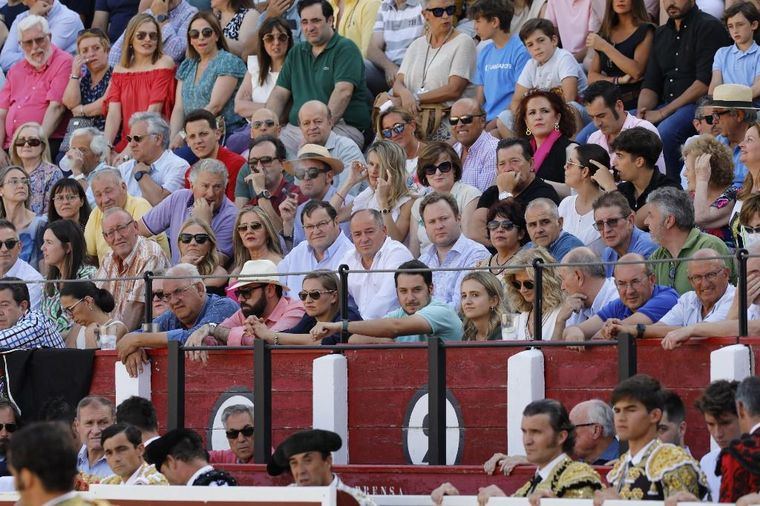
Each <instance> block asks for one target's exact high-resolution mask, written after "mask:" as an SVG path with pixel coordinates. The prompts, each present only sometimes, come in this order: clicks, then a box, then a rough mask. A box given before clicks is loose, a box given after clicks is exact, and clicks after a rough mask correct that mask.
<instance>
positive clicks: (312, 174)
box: [295, 167, 327, 181]
mask: <svg viewBox="0 0 760 506" xmlns="http://www.w3.org/2000/svg"><path fill="white" fill-rule="evenodd" d="M323 172H327V170H325V169H322V168H320V167H307V168H305V169H296V171H295V176H296V179H300V180H301V181H305V180H307V179H316V178H317V176H319V175H320V174H322V173H323Z"/></svg>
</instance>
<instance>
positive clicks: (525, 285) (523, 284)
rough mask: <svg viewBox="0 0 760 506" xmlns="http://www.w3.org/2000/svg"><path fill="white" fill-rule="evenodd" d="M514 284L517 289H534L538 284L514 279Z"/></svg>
mask: <svg viewBox="0 0 760 506" xmlns="http://www.w3.org/2000/svg"><path fill="white" fill-rule="evenodd" d="M512 286H513V287H514V289H515V290H520V289H521V288H525V289H526V290H533V288H534V287H535V286H536V284H535V283H534V282H533V281H523V282H520V281H517V280H514V281H512Z"/></svg>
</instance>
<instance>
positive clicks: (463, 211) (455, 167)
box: [409, 141, 481, 257]
mask: <svg viewBox="0 0 760 506" xmlns="http://www.w3.org/2000/svg"><path fill="white" fill-rule="evenodd" d="M461 179H462V162H461V160H460V158H459V155H457V152H456V151H454V148H452V147H451V145H450V144H447V143H445V142H441V141H433V142H430V143H428V144H426V145H425V147H424V148H422V151H420V156H419V159H418V160H417V180H418V181H419V182H420V184H421V185H422V186H423V187H425V188H429V189H430V190H426V191H436V192H438V193H443V194H449V195H451V196H452V197H454V200H456V201H457V206H459V211H460V215H461V217H462V232H463V233H464V234H465V235H466V236H467V237H470V230H469V228H470V226H471V224H472V220H471V218H472V213H473V212H474V211H475V208H476V207H477V205H478V199H479V198H480V194H481V192H480V190H478V189H477V188H475V187H474V186H472V185H469V184H467V183H463V182H462V181H460V180H461ZM420 203H421V200H420V199H417V200H415V202H414V204H412V226H411V227H410V228H409V249H410V250H411V252H412V254H413V255H414V256H415V257H418V256H419V254H420V252H421V251H422V250H424V249H425V248H427V247H428V246H430V244H431V242H430V239H429V238H428V235H427V232H426V231H425V223H424V222H423V221H422V216H421V215H420Z"/></svg>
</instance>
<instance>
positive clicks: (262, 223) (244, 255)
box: [230, 206, 283, 276]
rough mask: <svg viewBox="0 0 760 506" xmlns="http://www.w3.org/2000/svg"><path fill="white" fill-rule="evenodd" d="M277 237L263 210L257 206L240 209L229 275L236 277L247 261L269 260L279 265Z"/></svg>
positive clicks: (279, 254) (236, 222)
mask: <svg viewBox="0 0 760 506" xmlns="http://www.w3.org/2000/svg"><path fill="white" fill-rule="evenodd" d="M279 237H280V236H279V234H278V233H277V232H276V230H275V228H274V225H272V221H271V220H270V219H269V216H267V214H266V212H264V210H263V209H261V208H260V207H258V206H245V207H243V208H242V209H240V211H239V212H238V215H237V218H236V219H235V231H234V232H233V236H232V245H233V252H234V259H235V261H234V263H233V264H232V270H230V275H231V276H237V275H238V274H239V273H240V270H241V269H242V268H243V265H245V263H246V262H247V261H248V260H271V261H272V262H273V263H274V264H275V265H277V264H279V263H280V261H281V260H282V256H283V255H282V246H281V244H280V239H279Z"/></svg>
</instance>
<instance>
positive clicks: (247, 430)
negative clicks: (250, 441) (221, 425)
mask: <svg viewBox="0 0 760 506" xmlns="http://www.w3.org/2000/svg"><path fill="white" fill-rule="evenodd" d="M224 433H225V435H226V436H227V439H237V438H238V435H240V434H242V435H243V436H245V437H251V436H253V426H252V425H246V426H245V427H243V428H242V429H230V430H227V431H224Z"/></svg>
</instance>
